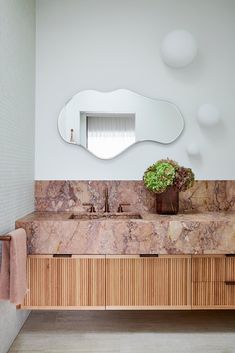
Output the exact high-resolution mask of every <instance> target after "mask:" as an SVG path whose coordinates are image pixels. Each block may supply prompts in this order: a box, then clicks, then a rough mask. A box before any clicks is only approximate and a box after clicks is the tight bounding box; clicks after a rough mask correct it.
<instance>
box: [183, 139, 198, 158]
mask: <svg viewBox="0 0 235 353" xmlns="http://www.w3.org/2000/svg"><path fill="white" fill-rule="evenodd" d="M186 150H187V153H188V155H189V156H192V157H193V156H198V155H199V154H200V149H199V147H198V145H197V144H196V143H195V142H191V143H190V144H189V145H188V146H187V149H186Z"/></svg>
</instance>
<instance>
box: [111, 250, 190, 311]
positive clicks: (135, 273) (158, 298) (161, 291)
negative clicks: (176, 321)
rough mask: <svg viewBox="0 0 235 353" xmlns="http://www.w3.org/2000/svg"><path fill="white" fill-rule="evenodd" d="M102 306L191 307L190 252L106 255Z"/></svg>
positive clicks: (134, 307)
mask: <svg viewBox="0 0 235 353" xmlns="http://www.w3.org/2000/svg"><path fill="white" fill-rule="evenodd" d="M106 309H122V310H123V309H137V310H140V309H158V310H159V309H191V256H164V255H163V256H159V257H151V256H150V257H149V256H148V257H141V256H138V255H137V256H119V257H118V256H106Z"/></svg>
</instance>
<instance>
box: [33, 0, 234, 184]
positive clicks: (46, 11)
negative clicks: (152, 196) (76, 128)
mask: <svg viewBox="0 0 235 353" xmlns="http://www.w3.org/2000/svg"><path fill="white" fill-rule="evenodd" d="M234 18H235V1H233V0H204V1H202V0H201V1H198V0H177V1H175V0H119V1H116V0H99V1H97V0H66V1H64V0H50V1H48V0H38V1H37V54H36V174H35V176H36V179H140V178H141V177H142V175H143V171H144V170H145V168H146V167H147V166H148V165H149V164H151V163H153V162H154V161H156V160H157V159H159V158H163V157H167V156H169V157H171V158H174V159H176V160H177V161H179V162H180V163H182V164H185V165H187V166H191V167H192V168H193V169H194V171H195V173H196V177H197V178H198V179H234V177H235V163H234V162H235V157H234V153H232V151H233V150H234V149H235V139H234V131H235V118H234V117H235V101H234V92H235V68H234V63H235V41H234V33H235V21H234ZM174 29H186V30H189V31H190V32H192V34H193V35H194V36H195V38H196V40H197V42H198V45H199V54H198V57H197V59H196V60H195V62H194V63H193V64H192V65H190V66H188V67H187V68H185V69H180V70H179V69H178V70H176V69H171V68H169V67H167V66H165V65H164V64H163V63H162V60H161V58H160V55H159V46H160V43H161V39H162V38H163V37H164V35H165V34H167V33H168V32H169V31H171V30H174ZM117 88H127V89H130V90H133V91H136V92H138V93H142V94H144V95H146V96H149V97H153V98H154V97H160V98H165V99H168V100H172V101H173V102H174V103H176V104H177V105H178V106H179V108H180V109H181V110H182V112H183V115H184V117H185V121H186V127H185V131H184V133H183V135H181V137H180V139H179V140H177V141H176V142H175V143H174V144H172V145H168V146H161V145H158V144H154V143H150V142H148V143H147V142H145V143H142V144H138V145H136V146H134V147H133V148H131V149H130V150H128V151H127V152H126V153H125V154H123V155H121V156H119V157H118V158H116V159H114V160H111V161H101V160H99V159H96V158H95V157H93V156H91V155H90V154H89V153H88V152H86V151H84V150H83V149H82V148H81V147H77V146H74V145H69V144H66V143H65V142H64V141H63V140H62V139H61V138H60V136H59V134H58V131H57V117H58V115H59V112H60V109H61V108H62V107H63V105H64V103H65V102H66V101H67V100H68V99H69V98H70V97H71V96H72V95H73V94H75V93H77V92H79V91H81V90H84V89H97V90H103V91H109V90H113V89H117ZM207 102H211V103H214V104H216V105H217V106H218V108H219V109H220V110H221V111H222V116H223V124H221V125H220V126H218V127H217V128H214V129H212V130H209V131H205V130H203V129H201V128H200V127H199V126H198V125H197V123H196V112H197V109H198V107H199V106H200V105H201V104H203V103H207ZM191 141H196V142H197V143H199V145H200V148H201V154H202V155H201V157H200V158H197V159H190V158H189V157H188V156H187V154H186V151H185V148H186V146H187V144H188V143H189V142H191Z"/></svg>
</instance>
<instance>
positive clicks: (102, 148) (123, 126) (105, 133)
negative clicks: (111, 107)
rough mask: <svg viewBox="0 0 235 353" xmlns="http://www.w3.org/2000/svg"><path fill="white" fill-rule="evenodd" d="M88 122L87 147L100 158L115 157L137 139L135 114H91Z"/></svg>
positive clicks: (87, 119)
mask: <svg viewBox="0 0 235 353" xmlns="http://www.w3.org/2000/svg"><path fill="white" fill-rule="evenodd" d="M86 123H87V129H86V131H87V141H86V147H87V149H88V150H89V151H91V152H92V153H94V154H95V155H96V156H98V157H99V158H113V157H114V156H116V155H118V154H119V153H120V146H122V148H123V149H126V148H128V147H129V146H131V145H132V144H133V143H135V141H136V137H135V115H134V114H109V115H105V116H104V115H103V116H100V115H96V114H89V115H88V116H87V118H86Z"/></svg>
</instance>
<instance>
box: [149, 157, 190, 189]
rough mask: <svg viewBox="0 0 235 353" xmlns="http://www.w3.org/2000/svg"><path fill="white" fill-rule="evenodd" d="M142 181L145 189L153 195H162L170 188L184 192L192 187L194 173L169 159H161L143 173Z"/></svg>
mask: <svg viewBox="0 0 235 353" xmlns="http://www.w3.org/2000/svg"><path fill="white" fill-rule="evenodd" d="M143 179H144V185H145V186H146V188H147V189H148V190H150V191H152V192H155V193H162V192H164V191H166V190H167V189H169V188H170V187H174V188H175V189H176V190H178V191H185V190H187V189H188V188H190V187H192V186H193V183H194V173H193V172H192V170H191V169H190V168H185V167H181V166H179V164H178V163H177V162H175V161H173V160H171V159H162V160H160V161H158V162H156V163H154V164H153V165H151V166H150V167H149V168H148V169H147V170H146V171H145V173H144V177H143Z"/></svg>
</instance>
